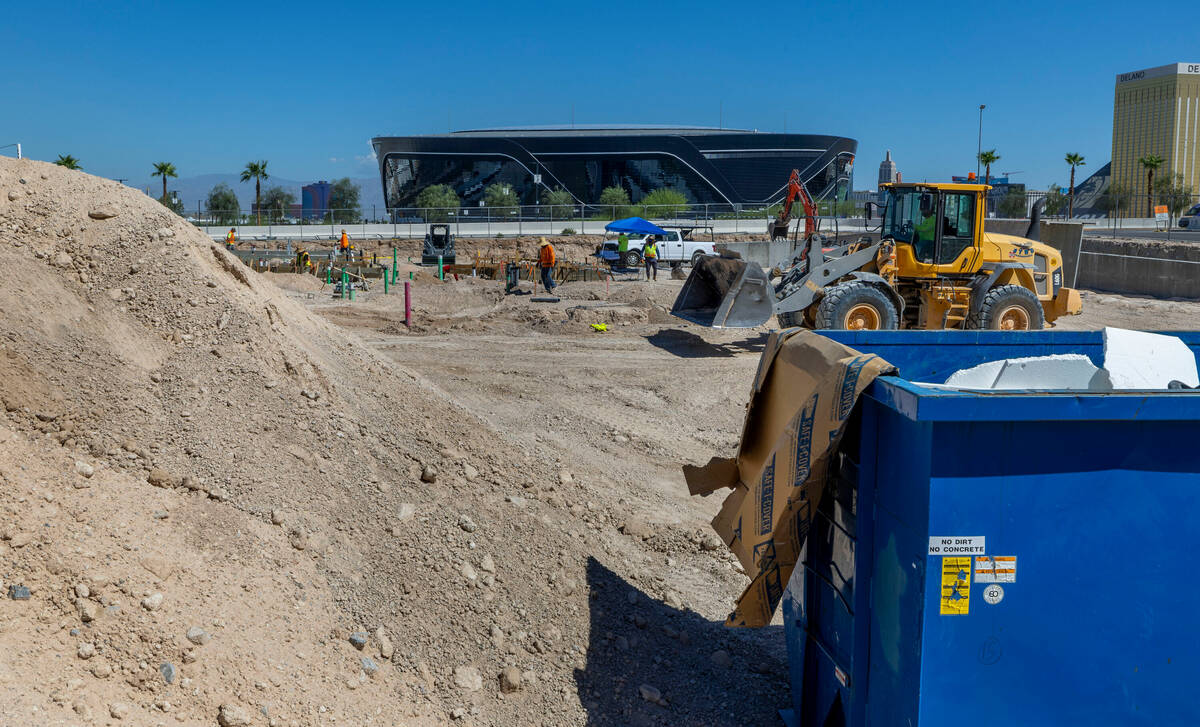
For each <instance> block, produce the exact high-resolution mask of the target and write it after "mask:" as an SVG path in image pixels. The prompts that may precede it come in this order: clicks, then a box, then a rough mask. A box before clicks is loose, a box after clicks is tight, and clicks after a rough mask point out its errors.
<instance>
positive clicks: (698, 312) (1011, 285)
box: [671, 184, 1082, 330]
mask: <svg viewBox="0 0 1200 727" xmlns="http://www.w3.org/2000/svg"><path fill="white" fill-rule="evenodd" d="M988 189H990V187H989V186H987V185H982V184H890V185H885V192H886V197H887V204H886V207H885V211H884V214H883V225H882V228H881V231H880V239H879V240H878V241H872V240H871V239H870V238H862V239H859V240H857V241H854V242H850V243H847V244H839V243H833V244H831V243H829V242H827V241H826V240H825V239H824V238H823V237H822V236H821V235H819V234H813V235H810V236H809V237H808V239H807V240H805V242H804V247H803V249H802V250H801V253H800V255H799V256H798V257H796V258H795V259H793V260H792V263H791V264H790V265H789V266H788V267H787V268H786V269H779V268H776V269H774V270H772V271H771V275H769V276H768V274H767V273H766V272H764V271H763V269H762V268H761V267H760V266H759V265H758V264H757V263H753V262H745V261H742V260H740V259H736V258H731V257H706V258H704V259H703V260H701V261H698V262H697V264H695V265H693V267H692V273H691V275H689V276H688V279H687V281H686V282H685V283H684V285H683V289H682V290H681V291H680V292H679V296H678V297H677V298H676V299H675V305H674V306H673V308H672V310H671V313H672V314H674V315H676V316H678V317H680V318H683V319H684V320H688V321H691V322H693V323H698V324H700V325H703V326H711V327H713V328H749V327H753V326H759V325H762V324H764V323H766V322H767V321H768V320H770V318H771V315H772V314H773V315H775V316H777V317H778V320H779V325H780V326H783V327H791V326H807V327H810V328H845V329H890V328H977V329H998V330H1035V329H1039V328H1042V327H1043V326H1044V324H1045V323H1052V322H1053V321H1054V320H1055V319H1057V318H1058V317H1059V316H1063V315H1073V314H1077V313H1079V312H1080V311H1081V310H1082V304H1081V302H1080V298H1079V292H1078V291H1077V290H1074V289H1072V288H1066V287H1063V274H1062V255H1061V254H1060V253H1059V251H1058V250H1055V249H1054V248H1052V247H1049V246H1048V245H1043V244H1042V243H1041V242H1039V241H1038V239H1037V236H1038V222H1039V220H1038V217H1039V214H1040V213H1039V210H1038V208H1037V207H1035V209H1034V214H1033V220H1031V222H1030V225H1029V230H1028V231H1027V232H1026V234H1025V237H1017V236H1014V235H1001V234H998V233H994V232H984V229H983V221H984V211H985V208H984V195H985V194H986V192H987V190H988ZM830 245H831V246H830Z"/></svg>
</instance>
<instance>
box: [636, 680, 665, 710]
mask: <svg viewBox="0 0 1200 727" xmlns="http://www.w3.org/2000/svg"><path fill="white" fill-rule="evenodd" d="M638 694H640V695H642V699H644V700H646V701H647V702H650V703H651V704H660V705H662V706H664V707H665V706H666V704H667V702H666V700H665V699H663V695H662V692H660V691H658V689H656V688H655V687H652V686H650V685H649V684H643V685H642V686H640V687H638Z"/></svg>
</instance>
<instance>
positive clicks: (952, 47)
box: [0, 0, 1200, 189]
mask: <svg viewBox="0 0 1200 727" xmlns="http://www.w3.org/2000/svg"><path fill="white" fill-rule="evenodd" d="M1189 14H1193V13H1191V11H1190V10H1189V6H1188V5H1187V4H1186V3H1177V2H1176V3H1158V2H1140V3H1136V4H1130V3H1127V2H1126V3H1110V2H1095V3H1087V4H1082V3H1081V4H1078V5H1076V4H1074V3H1027V2H1009V3H1003V4H1001V3H993V4H985V3H975V2H957V3H937V2H931V3H895V2H887V3H884V2H879V3H819V4H817V3H803V2H792V3H747V4H745V5H741V4H733V3H729V2H713V1H710V0H693V2H688V3H682V2H625V1H624V0H619V1H618V0H614V1H610V2H605V3H596V4H589V3H574V4H571V3H552V4H539V3H516V4H513V3H502V2H495V1H494V0H493V1H491V2H471V1H465V0H464V1H461V2H455V3H445V2H441V3H439V2H426V3H386V4H384V3H379V4H372V3H357V2H342V3H329V2H323V3H311V2H290V3H279V4H276V3H225V2H206V3H188V2H179V3H143V2H125V3H120V2H116V3H54V2H47V3H20V4H16V3H13V4H9V5H8V7H7V8H6V11H5V21H4V24H5V33H4V36H5V37H4V41H3V44H4V54H3V56H4V62H3V73H2V74H0V144H6V143H9V142H14V141H20V142H22V144H23V146H24V148H25V151H26V154H27V155H29V156H31V157H34V158H40V159H49V160H52V159H54V158H55V156H56V155H57V154H59V153H70V154H73V155H75V156H76V157H78V158H80V159H81V161H82V163H83V166H84V168H85V170H87V171H89V172H91V173H94V174H100V175H103V176H109V177H125V178H129V179H130V180H131V181H132V183H138V184H140V183H144V182H145V181H146V180H147V179H148V178H149V171H150V168H151V164H152V163H153V162H155V161H160V160H168V161H172V162H174V163H175V165H176V167H177V168H178V169H179V172H180V175H181V176H193V175H199V174H209V173H226V172H235V171H237V170H239V169H240V168H241V167H242V166H244V164H245V162H246V161H247V160H250V159H268V160H270V165H269V167H268V169H269V171H271V172H273V173H274V174H276V175H278V176H279V177H284V178H292V179H316V178H330V177H334V176H352V177H361V176H370V175H371V174H374V173H376V172H375V167H374V162H373V161H372V160H371V159H370V158H369V156H368V155H369V153H370V150H369V148H368V144H367V142H368V140H369V139H370V138H371V137H372V136H378V135H383V134H418V133H441V132H444V131H446V129H447V127H448V126H450V127H453V128H455V129H463V128H478V127H486V126H516V125H524V124H555V123H563V124H566V123H569V122H570V121H571V114H572V107H573V108H574V119H575V121H576V122H577V123H605V122H645V123H679V124H698V125H713V126H715V125H717V124H718V122H719V121H721V122H723V123H724V125H726V126H732V127H744V128H757V129H760V130H763V131H782V130H783V129H784V125H785V123H786V128H787V129H788V130H789V131H805V132H813V133H830V134H839V135H845V136H850V137H853V138H855V139H858V141H859V154H858V159H857V163H856V169H855V171H856V175H855V187H857V188H860V189H862V188H868V187H872V186H873V184H874V179H875V175H876V172H877V167H878V163H879V160H880V159H882V157H883V152H884V150H885V149H891V150H892V155H893V158H894V159H895V160H896V162H897V164H898V165H899V168H900V170H901V172H902V173H903V175H904V178H905V179H906V180H910V181H916V180H921V179H929V180H939V179H947V178H948V177H949V176H950V175H951V174H961V173H964V172H966V171H974V169H975V163H974V158H975V147H976V125H977V123H978V106H979V104H980V103H984V104H987V107H988V108H987V110H986V111H985V113H984V125H983V133H984V148H985V149H987V148H995V149H996V150H997V152H998V153H999V154H1000V155H1001V157H1002V159H1001V161H1000V162H999V163H998V164H997V165H996V166H995V167H994V168H993V173H994V174H996V173H1000V172H1004V171H1019V172H1021V174H1017V175H1015V176H1014V181H1023V182H1025V183H1026V184H1028V185H1030V186H1031V187H1034V188H1044V187H1045V186H1046V185H1048V184H1050V183H1051V182H1058V183H1060V184H1065V183H1066V167H1065V165H1064V164H1063V163H1062V157H1063V155H1064V154H1065V153H1066V152H1079V153H1082V154H1084V155H1085V156H1086V158H1087V166H1086V167H1085V168H1084V169H1082V170H1080V171H1081V172H1086V173H1090V171H1091V170H1094V169H1095V168H1096V167H1098V166H1100V165H1102V164H1104V163H1105V162H1107V161H1108V159H1109V156H1110V145H1111V134H1112V96H1113V82H1114V76H1115V75H1116V74H1117V73H1121V72H1125V71H1130V70H1135V69H1139V68H1146V67H1152V66H1158V65H1163V64H1166V63H1174V62H1185V61H1186V62H1196V61H1200V47H1198V46H1197V44H1196V42H1195V34H1194V33H1190V32H1179V30H1180V28H1181V27H1185V26H1186V25H1187V24H1188V23H1187V21H1188V20H1189V18H1188V15H1189ZM785 119H786V121H785ZM2 153H8V152H7V151H6V152H2Z"/></svg>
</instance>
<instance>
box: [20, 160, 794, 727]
mask: <svg viewBox="0 0 1200 727" xmlns="http://www.w3.org/2000/svg"><path fill="white" fill-rule="evenodd" d="M0 230H4V232H5V235H4V237H3V239H2V240H0V264H3V266H4V269H5V270H6V272H7V273H8V275H7V282H6V285H5V286H4V287H3V288H2V289H0V354H2V355H0V396H2V397H3V405H4V406H3V410H4V411H3V412H2V413H0V477H2V478H3V487H2V488H0V512H2V513H3V517H2V518H0V529H2V531H3V532H0V563H3V566H2V567H0V595H4V596H5V598H4V599H3V600H2V601H0V623H3V624H4V626H3V629H2V630H0V653H5V654H7V655H9V656H7V657H5V658H4V659H0V714H2V715H4V716H5V717H6V719H5V720H0V721H4V722H11V723H14V724H20V723H57V722H65V723H76V722H84V723H92V722H96V723H104V722H106V721H107V720H108V719H109V717H110V716H111V717H112V719H114V720H116V719H125V720H126V721H127V723H132V724H151V723H156V722H160V721H161V722H166V721H168V720H176V721H179V722H183V723H187V724H217V723H220V724H255V725H266V724H277V725H278V724H299V725H308V724H326V723H334V722H335V721H336V723H338V724H372V723H375V724H396V723H404V724H413V725H420V724H434V723H442V722H447V721H450V720H457V721H458V723H461V724H473V725H519V724H527V723H528V720H529V715H538V717H537V721H539V722H540V723H542V724H547V725H574V724H582V723H584V722H587V721H588V720H589V719H591V720H593V721H595V723H598V724H629V723H635V722H636V723H647V724H653V723H661V724H682V723H712V724H717V723H722V724H724V723H730V722H726V721H725V720H727V719H728V718H729V714H730V710H729V705H728V701H727V700H728V699H729V695H730V694H731V690H732V689H733V688H734V687H735V685H738V684H740V683H741V678H740V676H739V675H738V674H737V673H736V671H735V670H731V669H728V664H727V663H726V661H725V660H726V659H732V660H734V661H742V662H748V663H754V664H759V663H760V662H761V661H762V655H761V653H759V652H758V651H756V647H755V646H754V642H751V641H747V640H740V639H739V638H737V637H728V638H726V637H725V636H723V635H721V636H720V638H721V641H722V645H723V646H724V648H725V650H726V651H725V652H724V656H722V657H721V658H722V662H721V663H722V664H723V665H724V666H721V667H719V668H717V667H713V666H712V664H710V662H709V654H710V653H711V652H712V649H713V648H714V647H712V646H711V643H712V641H713V639H714V638H715V636H712V635H710V636H709V637H707V638H705V639H703V640H702V639H701V638H700V637H699V634H701V633H709V632H708V631H706V630H707V629H709V625H710V624H709V622H708V621H705V620H703V619H697V617H696V614H694V613H692V612H689V611H687V610H686V609H683V608H682V606H681V605H680V604H679V603H678V601H679V599H678V596H677V595H675V594H674V591H673V589H672V587H671V585H670V581H669V580H667V579H665V578H663V577H662V575H661V572H662V565H661V557H658V558H655V557H654V556H653V553H654V551H655V550H656V549H657V550H658V551H659V552H671V553H675V554H678V553H679V552H681V550H682V551H687V550H691V551H694V552H696V553H700V551H701V546H702V544H703V546H704V552H703V558H704V559H705V560H706V561H711V562H712V563H713V564H715V565H714V566H711V567H716V566H719V569H720V571H721V572H723V573H727V572H729V569H730V568H732V567H733V566H732V565H731V564H730V563H729V561H728V559H727V558H725V557H724V556H723V555H721V554H719V553H718V552H710V551H715V550H716V549H710V548H709V547H708V545H707V543H708V541H707V540H706V539H705V538H706V533H705V531H704V530H702V529H698V528H697V529H691V530H688V529H683V528H679V527H676V526H668V527H664V528H663V529H661V530H660V531H655V532H648V531H646V530H645V527H646V526H645V525H644V524H643V525H641V526H638V528H634V529H633V530H630V529H629V528H630V527H632V526H630V525H629V523H631V522H634V518H635V513H634V512H633V511H632V509H631V507H630V504H629V502H628V501H627V500H626V499H625V498H623V497H622V495H621V493H620V492H619V491H617V492H614V491H611V489H610V488H608V487H607V486H606V485H603V484H600V483H593V482H588V481H581V480H578V479H575V478H574V477H573V476H572V474H571V472H570V471H569V468H568V467H567V466H566V465H564V464H563V463H562V462H559V461H556V460H554V459H553V457H552V456H549V455H547V454H546V453H544V452H542V451H539V449H537V448H529V447H527V446H526V445H525V444H522V443H519V441H518V440H516V439H508V438H506V437H505V435H504V433H503V432H499V431H496V430H494V429H492V428H490V427H489V426H488V424H487V423H486V422H484V421H481V420H480V419H478V418H476V417H474V416H472V415H470V414H468V413H467V412H466V411H465V410H463V409H461V408H460V407H459V406H458V405H457V404H456V403H455V400H454V399H453V398H452V396H450V395H448V394H447V393H446V392H444V391H443V390H442V389H439V388H438V387H436V386H434V385H433V384H431V383H430V382H429V381H427V380H426V379H425V378H423V377H422V376H420V375H418V374H416V373H413V372H410V371H406V370H404V369H401V368H399V367H397V366H396V365H395V364H393V363H390V362H389V361H387V360H386V359H384V358H382V357H380V356H379V355H378V354H376V353H375V352H374V351H372V350H370V349H368V348H367V347H366V346H365V345H364V344H363V343H362V341H361V340H360V339H359V338H357V337H355V336H354V335H350V334H347V333H346V332H345V331H344V330H343V329H341V328H339V327H337V326H335V325H333V324H332V323H331V322H329V321H327V320H324V319H323V318H322V317H320V316H317V315H314V314H313V313H312V312H311V311H310V310H308V309H306V308H305V307H304V306H302V305H301V304H300V302H299V301H298V300H297V299H296V298H295V297H289V295H288V294H287V293H285V292H284V291H282V290H280V289H279V288H278V287H276V286H275V285H273V284H272V283H271V282H270V281H271V280H272V278H273V277H277V276H272V275H260V274H257V273H254V272H252V271H251V270H250V269H249V268H247V267H245V266H244V265H243V264H242V263H240V262H239V261H238V260H236V259H235V258H234V257H233V256H231V255H230V254H228V253H227V252H226V251H224V250H223V249H222V248H221V247H220V246H218V245H215V244H213V243H212V242H211V241H209V240H208V239H207V238H205V237H204V236H203V234H201V233H200V232H198V231H197V230H196V229H194V228H193V227H191V226H190V225H188V224H187V223H186V222H184V221H183V220H181V219H180V218H178V217H176V216H175V215H173V214H171V213H170V212H169V211H167V210H166V209H164V208H162V207H161V206H160V205H159V204H158V203H157V202H155V201H154V200H152V199H150V198H148V197H146V196H145V195H142V194H140V193H137V192H136V191H134V190H130V189H128V188H126V187H123V186H121V185H119V184H117V183H115V182H111V181H107V180H101V179H98V178H94V177H91V176H88V175H85V174H82V173H79V172H72V171H68V170H64V169H61V168H58V167H54V166H51V165H46V164H41V163H36V162H29V161H13V160H3V161H0ZM302 282H303V281H302ZM443 285H444V286H447V287H449V286H450V284H449V283H445V284H442V283H438V284H428V285H427V286H426V288H427V289H429V288H434V287H442V286H443ZM455 285H456V286H457V285H463V286H464V289H472V288H471V286H478V294H479V296H480V300H481V303H482V304H483V305H492V303H491V302H490V301H491V300H492V299H493V298H494V296H496V295H497V293H496V292H495V291H494V288H495V284H494V283H493V284H490V285H489V286H482V285H481V284H480V283H466V282H465V281H464V282H460V283H457V284H455ZM500 295H502V294H500ZM556 315H558V316H559V318H562V317H563V315H562V313H561V312H559V313H558V314H556ZM635 315H639V316H640V313H638V314H635ZM485 325H486V323H485ZM579 325H583V324H579ZM461 355H462V354H461V353H459V352H456V351H454V350H449V351H447V361H453V359H454V358H455V357H456V356H461ZM514 395H515V394H514ZM546 426H547V430H548V431H552V429H553V427H554V424H553V422H552V421H548V422H546ZM631 533H632V534H633V535H632V536H631ZM643 534H644V536H645V537H642V535H643ZM656 543H657V544H656ZM663 548H666V549H667V550H666V551H663V550H662V549H663ZM651 561H653V562H655V563H658V565H657V566H655V569H656V570H657V571H659V574H658V575H655V576H653V577H651V576H649V575H647V573H648V572H650V571H647V570H645V569H646V568H648V567H649V566H648V564H649V563H650V562H651ZM631 580H636V581H637V583H636V586H635V585H633V584H632V583H631ZM10 586H11V587H12V594H13V596H14V597H15V598H12V597H8V594H9V587H10ZM26 588H27V589H28V590H29V596H30V597H29V599H28V600H26V599H25V598H24V596H25V590H24V589H26ZM712 623H718V624H719V622H716V621H714V622H712ZM716 628H717V631H712V632H711V634H718V635H719V634H720V633H721V632H720V630H719V626H718V627H716ZM689 634H695V635H696V638H697V642H696V643H695V644H691V643H690V642H688V641H687V639H688V635H689ZM631 644H632V646H631ZM673 652H679V653H673ZM668 653H670V654H671V656H669V657H667V656H665V655H666V654H668ZM651 655H654V658H653V659H651V658H650V657H651ZM658 655H663V656H662V658H669V659H671V660H672V670H673V671H672V673H675V674H677V676H676V677H675V678H673V679H671V680H667V679H666V677H664V676H662V673H663V668H664V662H663V661H662V659H661V658H660V656H658ZM778 667H779V664H778V663H777V662H776V663H775V665H774V668H773V671H774V672H778V671H779V669H778ZM713 669H716V671H717V673H715V674H712V675H710V679H709V680H708V681H706V682H703V683H697V682H696V681H695V680H694V679H691V678H690V677H689V675H691V674H693V673H695V672H696V671H697V670H706V671H712V670H713ZM630 674H642V675H644V676H641V677H640V679H642V680H656V681H658V684H657V685H656V686H654V685H653V684H652V685H651V688H650V689H649V690H643V689H641V687H642V686H645V685H643V684H642V683H641V681H632V683H631V680H634V679H636V677H630V676H629V675H630ZM655 674H658V675H659V676H658V678H657V679H656V677H655ZM781 684H782V681H781V679H780V677H778V676H776V677H772V678H771V679H763V680H760V681H759V682H758V683H757V684H756V685H755V686H754V688H753V689H751V690H750V692H752V693H754V694H757V695H758V696H759V697H761V698H762V703H761V709H759V710H758V712H759V713H761V714H764V715H769V714H770V712H771V710H772V709H774V708H775V707H776V706H778V700H777V699H776V700H772V699H769V698H767V697H768V695H775V696H779V694H778V692H779V691H780V685H781ZM750 692H748V693H750ZM647 694H649V695H651V696H652V697H654V698H651V697H648V696H646V695H647ZM655 695H656V696H655ZM740 712H741V714H740V717H739V719H741V718H745V717H746V716H747V713H746V711H745V710H740ZM168 714H169V716H168ZM752 714H753V713H752ZM750 721H754V719H752V718H751V719H750Z"/></svg>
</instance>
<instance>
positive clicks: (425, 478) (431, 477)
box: [421, 464, 438, 483]
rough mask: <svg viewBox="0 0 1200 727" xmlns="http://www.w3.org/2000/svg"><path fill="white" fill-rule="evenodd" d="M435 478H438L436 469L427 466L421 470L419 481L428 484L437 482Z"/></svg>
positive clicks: (429, 465)
mask: <svg viewBox="0 0 1200 727" xmlns="http://www.w3.org/2000/svg"><path fill="white" fill-rule="evenodd" d="M437 476H438V471H437V467H434V466H433V465H431V464H427V465H425V466H424V467H423V468H422V469H421V481H422V482H430V483H432V482H437Z"/></svg>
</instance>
